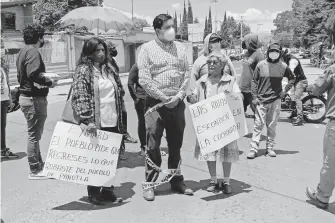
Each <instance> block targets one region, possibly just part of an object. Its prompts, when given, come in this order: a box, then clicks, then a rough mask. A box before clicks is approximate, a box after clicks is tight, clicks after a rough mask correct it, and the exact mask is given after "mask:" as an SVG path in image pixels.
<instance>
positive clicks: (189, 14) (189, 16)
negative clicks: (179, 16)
mask: <svg viewBox="0 0 335 223" xmlns="http://www.w3.org/2000/svg"><path fill="white" fill-rule="evenodd" d="M187 17H188V24H192V23H193V12H192V6H191V2H190V0H188V14H187Z"/></svg>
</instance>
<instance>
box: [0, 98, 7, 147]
mask: <svg viewBox="0 0 335 223" xmlns="http://www.w3.org/2000/svg"><path fill="white" fill-rule="evenodd" d="M8 106H9V101H8V100H7V101H1V150H4V149H6V148H7V145H6V124H7V109H8Z"/></svg>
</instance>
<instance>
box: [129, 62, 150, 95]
mask: <svg viewBox="0 0 335 223" xmlns="http://www.w3.org/2000/svg"><path fill="white" fill-rule="evenodd" d="M138 72H139V71H138V66H137V64H134V65H133V67H132V68H131V69H130V71H129V76H128V89H129V93H130V96H131V97H132V99H133V100H134V101H135V100H136V99H145V97H146V93H145V90H144V89H143V88H142V87H141V85H140V83H139V82H138Z"/></svg>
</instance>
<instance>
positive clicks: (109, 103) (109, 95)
mask: <svg viewBox="0 0 335 223" xmlns="http://www.w3.org/2000/svg"><path fill="white" fill-rule="evenodd" d="M94 69H95V71H94V72H95V76H96V77H98V80H99V96H100V118H101V127H116V126H117V121H118V116H117V110H116V101H115V88H114V85H113V83H112V81H111V80H110V79H109V78H111V77H108V76H107V75H106V73H105V72H104V71H102V73H100V71H98V70H97V69H96V68H94Z"/></svg>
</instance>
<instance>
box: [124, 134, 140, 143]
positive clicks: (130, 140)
mask: <svg viewBox="0 0 335 223" xmlns="http://www.w3.org/2000/svg"><path fill="white" fill-rule="evenodd" d="M124 142H125V143H137V142H138V141H137V139H134V138H133V137H131V136H130V135H129V133H127V134H126V135H125V137H124Z"/></svg>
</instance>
